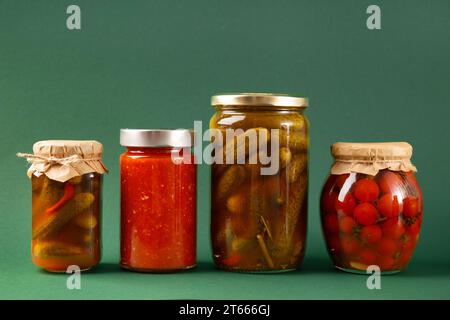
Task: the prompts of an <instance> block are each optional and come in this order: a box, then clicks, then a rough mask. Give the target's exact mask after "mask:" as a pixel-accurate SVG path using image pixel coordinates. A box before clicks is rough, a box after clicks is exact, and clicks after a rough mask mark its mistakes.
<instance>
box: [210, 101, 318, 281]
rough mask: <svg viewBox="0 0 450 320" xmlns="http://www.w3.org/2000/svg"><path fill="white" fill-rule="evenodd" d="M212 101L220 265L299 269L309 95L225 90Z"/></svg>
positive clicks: (214, 220) (214, 232) (214, 235)
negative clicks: (230, 92) (306, 110)
mask: <svg viewBox="0 0 450 320" xmlns="http://www.w3.org/2000/svg"><path fill="white" fill-rule="evenodd" d="M212 105H213V106H214V107H215V109H216V113H215V114H214V115H213V117H212V118H211V121H210V128H211V129H212V131H211V133H212V134H213V135H214V137H213V138H212V140H213V141H212V142H213V143H214V144H215V145H216V146H215V153H214V163H213V165H212V189H211V192H212V194H211V198H212V203H211V239H212V246H213V257H214V262H215V264H216V265H217V266H218V267H219V268H221V269H225V270H230V271H242V272H279V271H288V270H294V269H296V268H297V267H298V266H299V265H300V263H301V262H302V260H303V256H304V253H305V244H306V243H305V242H306V225H307V194H308V149H309V136H308V120H307V119H306V117H305V115H304V114H303V111H304V109H305V108H306V106H307V100H306V99H305V98H299V97H291V96H287V95H274V94H261V93H256V94H225V95H217V96H213V97H212Z"/></svg>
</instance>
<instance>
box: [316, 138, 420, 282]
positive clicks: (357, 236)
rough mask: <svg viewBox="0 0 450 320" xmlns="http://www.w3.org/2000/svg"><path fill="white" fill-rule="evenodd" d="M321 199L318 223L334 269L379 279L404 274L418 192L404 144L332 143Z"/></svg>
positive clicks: (415, 233) (416, 226)
mask: <svg viewBox="0 0 450 320" xmlns="http://www.w3.org/2000/svg"><path fill="white" fill-rule="evenodd" d="M331 151H332V155H333V156H334V158H335V163H334V165H333V166H332V168H331V175H330V176H329V178H328V179H327V181H326V183H325V186H324V187H323V190H322V195H321V206H320V207H321V220H322V227H323V233H324V236H325V240H326V244H327V248H328V252H329V254H330V256H331V259H332V260H333V263H334V265H335V267H336V268H338V269H340V270H344V271H348V272H354V273H365V272H366V269H367V267H368V266H370V265H377V266H379V268H380V270H381V272H382V273H396V272H399V271H401V270H403V269H405V268H406V266H407V264H408V263H409V261H410V260H411V257H412V255H413V251H414V249H415V247H416V244H417V240H418V238H419V232H420V226H421V223H422V192H421V190H420V187H419V184H418V183H417V180H416V178H415V176H414V172H416V168H415V167H414V166H413V164H412V163H411V161H410V159H411V156H412V147H411V145H410V144H408V143H406V142H395V143H394V142H392V143H342V142H338V143H335V144H334V145H333V146H332V148H331Z"/></svg>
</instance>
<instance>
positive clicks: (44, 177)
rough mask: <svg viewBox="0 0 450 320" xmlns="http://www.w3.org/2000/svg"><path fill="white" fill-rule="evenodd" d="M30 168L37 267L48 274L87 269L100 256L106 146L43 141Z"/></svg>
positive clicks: (28, 156)
mask: <svg viewBox="0 0 450 320" xmlns="http://www.w3.org/2000/svg"><path fill="white" fill-rule="evenodd" d="M33 151H34V154H20V156H23V157H26V158H28V160H29V162H31V163H32V165H31V167H30V169H29V170H28V174H29V176H30V177H31V186H32V241H31V255H32V260H33V263H34V264H35V265H37V266H39V267H41V268H43V269H45V270H47V271H51V272H66V270H67V268H68V267H69V266H72V265H75V266H78V267H79V268H80V270H88V269H90V268H92V267H93V266H95V265H96V264H98V263H99V261H100V256H101V243H100V231H101V228H100V225H101V224H100V222H101V189H102V174H103V173H105V172H106V168H105V167H104V165H103V163H102V162H101V156H102V145H101V144H100V143H99V142H97V141H65V140H64V141H63V140H53V141H40V142H37V143H35V144H34V146H33Z"/></svg>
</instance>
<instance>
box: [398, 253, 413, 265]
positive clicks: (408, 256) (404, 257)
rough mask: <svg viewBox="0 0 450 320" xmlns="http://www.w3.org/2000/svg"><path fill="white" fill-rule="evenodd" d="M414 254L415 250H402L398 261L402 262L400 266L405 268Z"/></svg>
mask: <svg viewBox="0 0 450 320" xmlns="http://www.w3.org/2000/svg"><path fill="white" fill-rule="evenodd" d="M412 255H413V250H407V249H405V250H403V251H402V253H401V255H400V258H399V261H398V262H399V264H400V268H402V269H403V268H404V267H406V266H407V265H408V263H409V262H410V261H411V258H412Z"/></svg>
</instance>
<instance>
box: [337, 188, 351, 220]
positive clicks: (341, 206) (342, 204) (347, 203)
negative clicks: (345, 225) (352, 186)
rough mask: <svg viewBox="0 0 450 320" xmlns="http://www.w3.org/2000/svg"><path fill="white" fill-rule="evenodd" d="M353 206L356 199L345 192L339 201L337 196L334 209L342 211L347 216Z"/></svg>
mask: <svg viewBox="0 0 450 320" xmlns="http://www.w3.org/2000/svg"><path fill="white" fill-rule="evenodd" d="M355 207H356V199H355V197H353V195H352V194H351V193H347V194H346V195H345V197H344V201H339V198H336V205H335V209H336V211H337V212H338V213H344V214H346V215H348V216H351V215H352V214H353V210H354V209H355Z"/></svg>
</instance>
